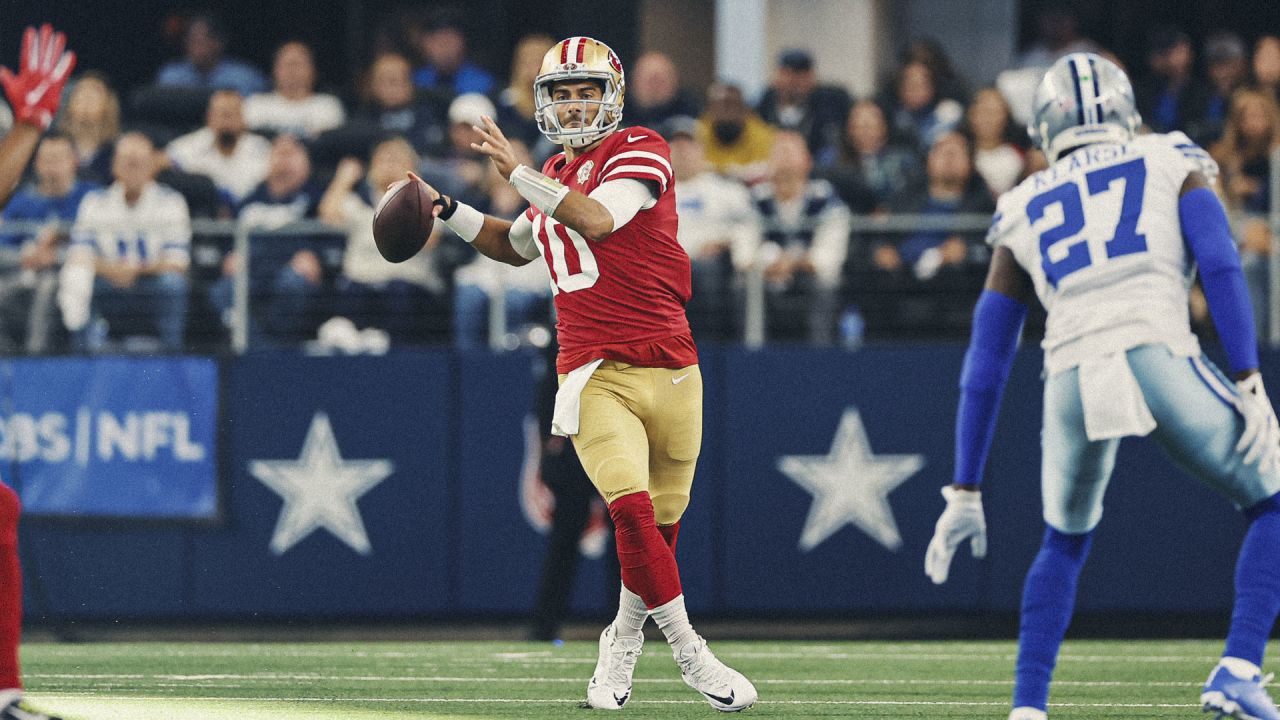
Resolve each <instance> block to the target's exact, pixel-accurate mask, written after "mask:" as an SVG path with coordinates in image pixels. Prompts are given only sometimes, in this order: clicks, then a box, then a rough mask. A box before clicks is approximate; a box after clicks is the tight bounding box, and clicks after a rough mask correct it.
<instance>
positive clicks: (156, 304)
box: [58, 133, 191, 352]
mask: <svg viewBox="0 0 1280 720" xmlns="http://www.w3.org/2000/svg"><path fill="white" fill-rule="evenodd" d="M158 168H159V162H158V158H157V153H156V151H155V146H154V145H153V144H152V143H151V140H149V139H148V138H147V136H145V135H143V134H141V133H127V134H125V135H123V136H121V137H120V139H119V140H118V141H117V142H116V148H115V157H114V160H113V162H112V173H113V175H114V176H115V183H113V184H112V185H111V186H110V187H108V188H105V189H103V190H95V191H93V192H90V193H89V194H88V195H86V196H85V198H84V200H83V201H82V202H81V203H80V209H79V212H78V213H77V215H76V221H75V224H74V226H73V227H72V230H71V247H70V249H69V250H68V252H67V261H66V264H65V265H64V266H63V268H62V273H61V278H60V280H61V285H60V287H59V289H58V305H59V307H60V308H61V310H62V318H63V322H64V323H65V324H66V326H67V329H68V330H70V331H71V333H72V347H73V349H76V350H79V351H90V352H96V351H99V350H102V349H103V347H104V344H105V341H106V338H107V335H108V332H110V334H111V335H114V336H133V335H158V336H159V345H160V347H161V348H162V349H163V350H165V351H167V352H179V351H181V350H182V336H183V333H184V332H185V330H186V322H187V266H188V264H189V262H190V251H191V218H190V216H189V215H188V213H187V203H186V201H185V200H183V199H182V196H181V195H179V194H178V193H177V192H176V191H174V190H172V189H170V188H167V187H165V186H163V185H160V184H158V183H156V182H155V176H156V172H157V171H158ZM138 330H142V332H137V331H138Z"/></svg>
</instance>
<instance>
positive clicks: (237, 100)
mask: <svg viewBox="0 0 1280 720" xmlns="http://www.w3.org/2000/svg"><path fill="white" fill-rule="evenodd" d="M270 151H271V143H269V142H267V139H266V138H264V137H262V136H261V135H254V134H253V133H250V132H247V131H246V130H245V123H244V98H242V97H241V96H240V93H238V92H236V91H235V90H219V91H217V92H215V93H214V94H213V95H212V96H211V97H210V98H209V109H208V112H207V113H206V114H205V126H204V127H202V128H200V129H199V130H196V131H195V132H191V133H188V134H186V135H183V136H182V137H180V138H178V139H177V140H174V141H173V142H171V143H169V147H168V148H167V150H166V152H167V153H168V155H169V160H170V161H171V162H172V163H173V164H174V165H175V166H177V168H178V169H179V170H182V171H183V172H189V173H196V174H199V175H207V176H208V177H209V178H211V179H212V180H213V182H214V184H216V185H217V186H218V189H219V190H221V191H222V192H224V193H225V194H226V195H227V199H228V201H229V204H230V205H233V206H234V205H236V204H238V203H239V202H240V201H241V200H242V199H244V197H245V196H246V195H248V194H249V193H250V192H252V191H253V189H254V188H255V187H257V185H258V183H260V182H262V179H263V178H264V177H266V175H267V153H269V152H270Z"/></svg>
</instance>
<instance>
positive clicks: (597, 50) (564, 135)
mask: <svg viewBox="0 0 1280 720" xmlns="http://www.w3.org/2000/svg"><path fill="white" fill-rule="evenodd" d="M565 80H598V81H600V82H601V83H602V84H603V85H604V88H603V92H602V93H601V97H600V99H599V100H554V99H552V97H551V86H552V84H553V83H556V82H561V81H565ZM626 91H627V82H626V78H625V76H624V75H623V73H622V63H621V62H620V61H619V60H618V56H617V55H616V54H614V52H613V50H611V49H609V46H608V45H605V44H604V43H602V42H600V41H599V40H595V39H593V38H589V37H582V36H577V37H571V38H567V39H565V40H561V41H560V42H558V43H556V44H555V46H554V47H552V48H551V49H550V50H548V51H547V54H546V55H544V56H543V57H542V69H540V70H539V71H538V76H537V77H536V78H534V80H533V99H534V108H535V109H534V118H535V119H536V120H537V122H538V130H540V131H542V134H543V135H546V136H547V139H549V140H551V142H554V143H559V144H563V145H568V146H569V147H575V148H580V147H586V146H587V145H590V144H591V143H594V142H595V141H597V140H599V139H600V138H602V137H604V136H605V135H608V134H609V133H611V132H613V131H614V130H616V129H617V128H618V124H619V123H621V122H622V101H623V96H624V95H626ZM573 103H582V104H583V105H588V106H589V105H596V106H598V108H599V110H598V112H596V116H595V118H594V119H593V120H592V121H591V122H589V123H585V124H584V125H583V126H582V127H576V128H565V127H561V126H560V116H559V115H558V114H557V113H556V110H557V108H558V107H559V106H560V105H568V104H573ZM584 109H585V108H584Z"/></svg>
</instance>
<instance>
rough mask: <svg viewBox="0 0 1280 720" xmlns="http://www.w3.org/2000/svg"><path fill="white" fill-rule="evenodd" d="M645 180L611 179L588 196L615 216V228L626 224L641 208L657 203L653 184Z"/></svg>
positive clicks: (645, 208) (644, 208) (647, 207)
mask: <svg viewBox="0 0 1280 720" xmlns="http://www.w3.org/2000/svg"><path fill="white" fill-rule="evenodd" d="M655 184H656V183H650V182H647V181H644V180H631V179H621V180H609V181H608V182H603V183H600V185H599V186H598V187H597V188H596V189H595V190H592V191H591V194H590V195H588V196H587V197H589V198H591V199H592V200H595V201H596V202H598V203H600V204H601V205H603V206H604V209H605V210H608V211H609V215H610V216H612V217H613V229H614V230H617V229H618V228H620V227H622V226H623V225H626V224H627V223H629V222H631V219H632V218H634V217H635V216H636V213H638V212H640V211H641V210H647V209H649V208H651V207H653V206H654V205H656V204H657V202H658V198H657V195H656V194H655V193H654V191H653V190H654V189H653V185H655Z"/></svg>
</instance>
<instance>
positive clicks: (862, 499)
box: [778, 408, 924, 552]
mask: <svg viewBox="0 0 1280 720" xmlns="http://www.w3.org/2000/svg"><path fill="white" fill-rule="evenodd" d="M922 467H924V456H923V455H875V454H873V453H872V452H871V444H870V443H869V442H868V441H867V433H866V429H865V428H864V427H863V425H862V416H861V415H860V414H859V413H858V411H857V409H856V408H848V409H846V410H845V411H844V415H843V416H842V417H841V418H840V426H839V427H838V428H837V429H836V436H835V438H834V439H833V440H832V441H831V450H830V451H829V452H828V453H827V454H826V455H785V456H783V457H780V458H778V470H779V471H780V472H782V473H783V474H785V475H786V476H787V477H789V478H791V480H792V481H793V482H794V483H795V484H797V485H799V486H800V487H802V488H804V489H805V490H807V491H808V492H809V494H811V495H813V504H811V505H810V506H809V516H808V518H806V519H805V523H804V531H803V532H801V534H800V549H801V550H802V551H804V552H808V551H810V550H812V549H814V548H815V547H817V546H819V545H821V544H822V543H823V542H825V541H826V539H827V538H829V537H831V536H832V535H834V534H835V533H836V531H837V530H839V529H840V528H842V527H844V526H845V524H849V523H851V524H853V525H855V526H857V527H858V528H859V529H860V530H862V531H863V532H864V533H866V534H867V535H869V536H871V539H873V540H875V541H876V542H878V543H880V544H881V545H883V546H884V547H885V548H887V549H889V550H897V549H898V548H900V547H902V536H901V535H899V534H898V523H897V522H895V521H894V519H893V508H892V507H890V505H889V493H890V492H892V491H893V490H894V488H896V487H898V486H899V485H901V484H902V483H903V482H905V481H906V479H907V478H909V477H911V476H912V475H914V474H916V473H917V472H919V471H920V468H922Z"/></svg>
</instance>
